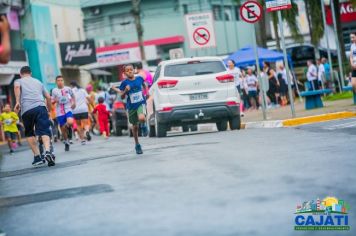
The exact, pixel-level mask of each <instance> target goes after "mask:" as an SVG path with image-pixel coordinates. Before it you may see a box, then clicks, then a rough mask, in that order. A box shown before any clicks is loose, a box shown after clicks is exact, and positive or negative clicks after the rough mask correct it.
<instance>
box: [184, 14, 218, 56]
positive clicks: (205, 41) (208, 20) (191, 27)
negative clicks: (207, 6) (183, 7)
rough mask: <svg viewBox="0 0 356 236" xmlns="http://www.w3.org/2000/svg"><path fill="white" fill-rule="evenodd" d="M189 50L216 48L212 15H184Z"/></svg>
mask: <svg viewBox="0 0 356 236" xmlns="http://www.w3.org/2000/svg"><path fill="white" fill-rule="evenodd" d="M185 23H186V26H187V32H188V39H189V45H190V48H191V49H200V48H209V47H216V39H215V31H214V21H213V14H212V13H211V12H203V13H197V14H187V15H185Z"/></svg>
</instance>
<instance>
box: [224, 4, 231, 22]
mask: <svg viewBox="0 0 356 236" xmlns="http://www.w3.org/2000/svg"><path fill="white" fill-rule="evenodd" d="M224 14H225V20H226V21H232V7H231V6H224Z"/></svg>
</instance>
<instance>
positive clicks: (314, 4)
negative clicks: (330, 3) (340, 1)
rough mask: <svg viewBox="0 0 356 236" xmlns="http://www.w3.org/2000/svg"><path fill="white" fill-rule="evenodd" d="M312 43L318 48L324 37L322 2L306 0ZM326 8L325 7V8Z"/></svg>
mask: <svg viewBox="0 0 356 236" xmlns="http://www.w3.org/2000/svg"><path fill="white" fill-rule="evenodd" d="M304 4H305V11H306V15H307V20H308V25H309V34H310V41H311V43H312V44H313V45H314V46H315V47H317V46H318V45H319V42H320V39H321V38H322V37H323V35H324V24H323V18H322V17H323V16H322V12H321V7H322V6H321V2H320V0H304ZM323 7H324V6H323Z"/></svg>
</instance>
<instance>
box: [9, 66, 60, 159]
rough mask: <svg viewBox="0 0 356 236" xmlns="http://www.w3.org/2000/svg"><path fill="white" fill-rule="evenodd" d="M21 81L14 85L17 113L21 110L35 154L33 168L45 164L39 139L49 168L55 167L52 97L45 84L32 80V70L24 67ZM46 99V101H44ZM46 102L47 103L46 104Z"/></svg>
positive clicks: (21, 71) (28, 138) (29, 142)
mask: <svg viewBox="0 0 356 236" xmlns="http://www.w3.org/2000/svg"><path fill="white" fill-rule="evenodd" d="M20 75H21V79H18V80H16V81H15V83H14V92H15V97H16V105H15V111H16V112H19V111H20V110H21V117H22V120H23V124H24V126H25V136H26V138H27V142H28V144H29V145H30V147H31V150H32V152H33V154H34V160H33V162H32V165H33V166H40V165H43V164H45V160H43V159H42V157H41V155H40V151H39V149H38V145H37V139H36V136H37V137H40V138H41V139H42V141H43V145H44V149H45V155H44V158H45V159H46V161H47V163H48V166H54V165H55V162H54V156H53V153H52V152H51V148H50V137H51V130H50V124H51V123H50V120H49V111H50V110H51V105H52V104H51V96H50V95H49V93H48V92H47V90H46V88H45V87H44V86H43V84H42V83H41V82H40V81H39V80H37V79H34V78H32V72H31V68H30V67H28V66H24V67H22V68H21V70H20ZM44 98H45V99H44ZM45 100H46V103H45Z"/></svg>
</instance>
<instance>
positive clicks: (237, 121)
mask: <svg viewBox="0 0 356 236" xmlns="http://www.w3.org/2000/svg"><path fill="white" fill-rule="evenodd" d="M229 125H230V129H231V130H236V129H237V130H239V129H240V128H241V117H240V116H239V115H238V116H233V117H231V118H230V119H229Z"/></svg>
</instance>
